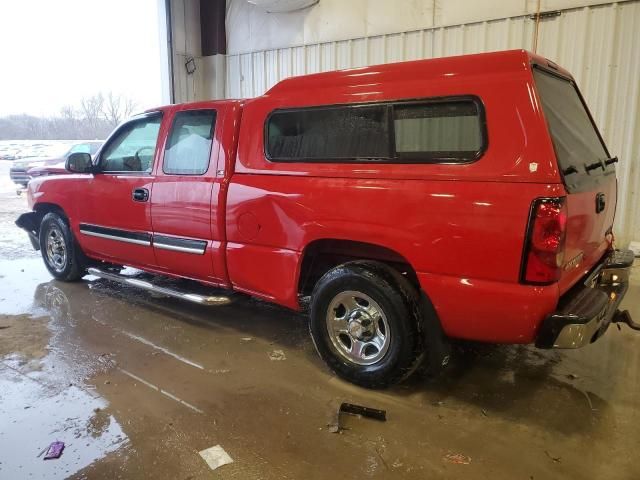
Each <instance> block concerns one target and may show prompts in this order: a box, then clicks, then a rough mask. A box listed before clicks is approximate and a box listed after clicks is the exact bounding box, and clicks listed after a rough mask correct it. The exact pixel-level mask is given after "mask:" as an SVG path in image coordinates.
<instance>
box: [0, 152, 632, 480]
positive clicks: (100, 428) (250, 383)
mask: <svg viewBox="0 0 640 480" xmlns="http://www.w3.org/2000/svg"><path fill="white" fill-rule="evenodd" d="M4 170H5V167H4V166H3V165H2V164H0V176H2V180H1V181H2V182H5V183H0V185H2V186H3V187H4V189H2V188H0V478H2V479H5V478H6V479H22V478H47V479H54V478H66V477H71V478H92V479H93V478H127V479H129V478H134V479H135V478H171V479H200V478H203V479H204V478H220V479H231V478H238V479H258V478H261V479H303V478H305V479H316V478H317V479H324V478H329V477H332V478H346V479H352V478H385V479H387V478H408V479H413V478H415V479H425V478H465V479H485V478H491V479H549V478H553V479H557V478H571V479H577V478H585V479H586V478H593V479H596V478H598V479H600V478H607V479H636V478H640V466H639V465H638V463H637V459H636V457H635V455H634V451H635V449H636V448H637V444H638V442H639V440H640V429H639V428H638V425H639V424H640V406H639V405H638V404H637V403H636V402H638V399H637V396H638V393H639V391H640V382H639V378H640V377H639V371H640V370H639V368H638V367H639V366H640V335H635V334H634V333H633V332H631V331H630V330H628V329H626V328H623V330H622V331H618V329H617V328H615V327H614V328H611V329H610V330H609V332H607V335H605V337H604V338H603V339H601V340H600V341H599V342H597V343H596V344H594V345H591V346H589V347H587V348H584V349H582V350H578V351H564V352H560V351H540V350H536V349H535V348H533V347H529V346H493V347H492V346H486V347H476V348H469V347H467V348H464V349H463V348H457V349H456V352H457V353H456V356H455V358H454V361H453V365H452V367H451V369H450V371H449V373H448V376H447V377H445V378H442V379H440V380H437V381H427V380H425V379H424V378H420V377H418V378H415V379H414V380H413V381H411V382H409V383H407V384H404V385H401V386H399V387H396V388H394V389H391V390H388V391H383V392H373V391H367V390H363V389H360V388H357V387H354V386H352V385H349V384H347V383H345V382H342V381H341V380H338V379H337V378H336V377H335V376H334V375H332V374H331V373H330V372H329V371H328V370H327V369H326V367H325V366H324V364H323V363H322V361H321V360H320V359H319V358H318V357H317V355H316V353H315V351H314V349H313V345H312V343H311V341H310V339H309V337H308V335H307V328H306V323H305V319H304V318H303V317H300V316H298V315H296V314H293V313H291V312H289V311H286V310H283V309H280V308H277V307H273V306H270V305H267V304H264V303H261V302H258V301H254V300H250V299H247V298H241V299H240V300H238V301H237V302H236V303H235V304H234V305H232V306H228V307H220V308H216V309H213V308H205V307H198V306H195V305H193V306H192V305H189V304H185V303H182V302H180V301H174V300H171V299H166V298H154V297H152V296H151V295H149V294H147V293H141V292H138V291H135V290H129V289H122V288H116V287H114V286H112V285H109V284H108V283H105V282H103V281H100V280H95V279H94V280H91V279H87V280H85V281H84V282H81V283H75V284H64V283H60V282H56V281H53V280H51V278H50V276H49V275H48V273H47V271H46V270H45V268H44V266H43V265H42V261H41V259H40V257H39V254H37V253H36V252H33V251H32V250H31V248H30V245H29V242H28V240H27V238H26V235H23V234H22V232H19V231H18V230H17V228H15V227H14V226H13V224H12V222H13V220H14V218H15V217H16V215H17V213H18V212H19V211H22V210H24V209H25V208H26V205H25V199H24V198H23V197H20V198H19V197H17V196H16V195H15V192H11V188H9V187H10V186H9V187H8V186H7V184H6V172H5V171H4ZM634 276H635V281H634V285H633V288H632V290H631V291H630V293H629V294H628V296H627V297H626V299H625V304H624V307H626V308H628V309H630V310H631V311H632V314H634V315H635V318H636V319H640V303H639V302H638V299H640V278H639V277H640V272H636V273H634ZM275 350H281V351H282V352H284V354H285V356H286V358H285V359H283V360H272V359H271V357H270V353H272V352H273V351H275ZM343 401H348V402H352V403H359V404H364V405H368V406H372V407H377V408H383V409H386V410H387V417H388V421H387V422H386V423H380V422H376V421H372V420H366V419H359V418H356V417H352V418H348V419H347V421H346V426H347V427H348V429H347V430H345V431H344V432H343V433H341V434H333V433H330V432H329V430H328V428H327V424H328V423H331V422H332V421H333V416H334V412H335V411H336V409H337V407H338V406H339V404H340V403H341V402H343ZM54 440H62V441H64V442H65V443H66V445H67V447H66V449H65V451H64V453H63V455H62V457H61V458H60V459H58V460H51V461H43V460H42V458H41V457H40V458H38V454H39V453H40V452H41V451H42V450H43V449H44V448H45V447H46V446H47V445H48V444H49V443H50V442H52V441H54ZM218 444H219V445H221V446H222V447H223V448H224V449H225V450H226V451H227V452H228V453H229V455H231V457H232V458H233V459H234V461H235V463H233V464H230V465H225V466H223V467H221V468H220V469H218V470H216V471H215V472H212V471H211V470H210V469H209V468H208V466H207V465H206V464H205V463H204V461H203V460H202V459H201V458H200V457H199V455H198V451H200V450H202V449H205V448H208V447H211V446H213V445H218ZM456 455H459V456H458V457H456ZM456 458H457V459H459V460H461V461H462V463H456V461H455V459H456Z"/></svg>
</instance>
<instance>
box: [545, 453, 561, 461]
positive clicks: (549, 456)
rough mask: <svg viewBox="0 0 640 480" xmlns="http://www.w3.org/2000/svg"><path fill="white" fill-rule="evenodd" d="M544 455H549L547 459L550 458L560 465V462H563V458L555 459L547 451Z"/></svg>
mask: <svg viewBox="0 0 640 480" xmlns="http://www.w3.org/2000/svg"><path fill="white" fill-rule="evenodd" d="M544 453H545V454H546V455H547V457H549V458H550V459H551V460H553V461H554V462H555V463H560V460H562V457H554V456H552V455H551V454H550V453H549V452H547V451H546V450H545V451H544Z"/></svg>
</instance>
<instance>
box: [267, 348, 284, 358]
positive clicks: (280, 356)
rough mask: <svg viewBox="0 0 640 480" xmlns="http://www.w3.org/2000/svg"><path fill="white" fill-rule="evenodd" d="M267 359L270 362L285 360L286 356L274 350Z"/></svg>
mask: <svg viewBox="0 0 640 480" xmlns="http://www.w3.org/2000/svg"><path fill="white" fill-rule="evenodd" d="M269 358H270V359H271V360H286V359H287V356H286V355H285V354H284V352H283V351H282V350H274V351H272V352H270V353H269Z"/></svg>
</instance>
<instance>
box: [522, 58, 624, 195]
mask: <svg viewBox="0 0 640 480" xmlns="http://www.w3.org/2000/svg"><path fill="white" fill-rule="evenodd" d="M533 76H534V79H535V82H536V87H537V89H538V93H539V96H540V99H541V101H542V110H543V111H544V116H545V118H546V120H547V124H548V127H549V133H550V134H551V139H552V141H553V146H554V148H555V152H556V157H557V159H558V166H559V168H560V170H561V171H562V174H563V177H564V181H565V184H566V186H567V189H568V190H569V192H572V191H580V190H585V189H589V188H590V187H592V186H593V185H594V184H596V183H597V182H598V178H599V177H602V176H603V175H606V174H608V173H613V172H615V167H614V165H613V163H610V162H607V160H608V159H609V153H608V152H607V149H606V147H605V145H604V142H603V141H602V139H601V137H600V134H599V133H598V130H597V128H596V126H595V124H594V123H593V121H592V119H591V117H590V115H589V112H588V110H587V107H586V105H585V103H584V102H583V100H582V98H581V97H580V94H579V93H578V90H577V88H576V86H575V85H574V83H573V82H570V81H569V80H567V79H564V78H561V77H559V76H557V75H554V74H552V73H548V72H546V71H544V70H542V69H540V68H534V70H533Z"/></svg>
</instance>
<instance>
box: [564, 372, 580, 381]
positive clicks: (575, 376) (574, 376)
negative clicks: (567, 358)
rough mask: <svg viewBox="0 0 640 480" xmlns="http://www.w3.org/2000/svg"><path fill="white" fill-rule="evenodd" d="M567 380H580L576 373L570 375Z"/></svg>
mask: <svg viewBox="0 0 640 480" xmlns="http://www.w3.org/2000/svg"><path fill="white" fill-rule="evenodd" d="M567 378H568V379H569V380H577V379H578V375H576V374H574V373H570V374H569V375H567Z"/></svg>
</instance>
